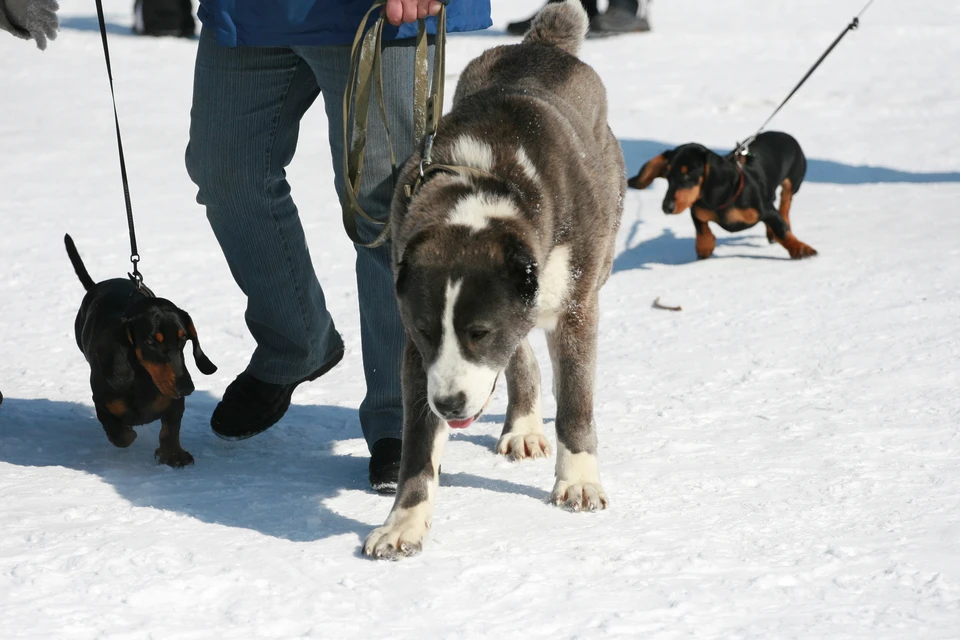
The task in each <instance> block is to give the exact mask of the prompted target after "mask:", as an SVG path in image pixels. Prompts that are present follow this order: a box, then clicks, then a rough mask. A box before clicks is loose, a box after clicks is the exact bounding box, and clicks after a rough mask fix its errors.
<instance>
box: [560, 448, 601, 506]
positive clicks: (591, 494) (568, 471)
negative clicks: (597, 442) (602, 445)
mask: <svg viewBox="0 0 960 640" xmlns="http://www.w3.org/2000/svg"><path fill="white" fill-rule="evenodd" d="M550 501H551V502H553V504H555V505H557V506H558V507H565V508H567V509H571V510H573V511H597V510H598V509H606V508H607V505H608V504H609V502H610V501H609V500H608V499H607V493H606V492H605V491H604V490H603V487H601V486H600V472H599V470H598V465H597V456H596V454H593V453H588V452H586V451H583V452H580V453H572V452H571V451H570V450H569V449H567V448H566V447H565V446H563V443H562V442H558V443H557V482H556V484H554V485H553V492H552V493H551V494H550Z"/></svg>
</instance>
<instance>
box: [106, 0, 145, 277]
mask: <svg viewBox="0 0 960 640" xmlns="http://www.w3.org/2000/svg"><path fill="white" fill-rule="evenodd" d="M97 20H98V21H99V22H100V39H101V40H102V41H103V58H104V60H105V61H106V63H107V78H109V80H110V99H111V100H112V101H113V122H114V124H115V125H116V127H117V150H118V151H119V152H120V177H121V179H122V180H123V201H124V204H126V206H127V229H128V230H129V232H130V262H131V263H132V264H133V273H128V274H127V275H129V276H130V278H131V279H132V280H135V281H136V283H137V288H138V289H139V288H140V287H141V286H143V276H142V275H141V274H140V271H139V270H138V269H137V263H138V262H140V254H139V253H138V252H137V234H136V231H134V228H133V207H132V206H131V204H130V184H129V182H128V181H127V163H126V161H125V160H124V158H123V139H122V138H121V136H120V116H119V115H117V96H116V94H115V93H114V91H113V69H112V68H111V66H110V47H108V46H107V25H106V21H105V20H104V18H103V4H102V0H97Z"/></svg>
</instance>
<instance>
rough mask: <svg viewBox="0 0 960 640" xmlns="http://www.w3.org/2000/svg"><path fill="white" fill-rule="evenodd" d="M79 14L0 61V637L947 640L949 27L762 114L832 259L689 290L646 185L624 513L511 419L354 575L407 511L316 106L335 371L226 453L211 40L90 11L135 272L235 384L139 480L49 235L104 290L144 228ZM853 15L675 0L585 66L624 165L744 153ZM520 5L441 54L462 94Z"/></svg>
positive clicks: (952, 629)
mask: <svg viewBox="0 0 960 640" xmlns="http://www.w3.org/2000/svg"><path fill="white" fill-rule="evenodd" d="M63 4H64V11H63V22H64V29H63V31H62V33H61V35H60V37H59V39H58V40H57V41H56V42H54V43H52V45H51V47H50V49H49V50H48V51H47V52H46V53H43V54H41V53H40V52H38V51H37V50H36V49H35V48H34V47H33V45H31V44H28V43H23V42H20V41H16V40H14V39H13V38H10V37H7V36H3V35H0V95H2V96H3V97H2V100H0V105H2V106H0V113H2V117H0V150H2V151H0V176H2V177H0V189H2V191H0V193H2V197H0V225H2V226H0V257H2V263H0V264H2V272H0V274H2V277H0V301H2V302H0V305H2V306H0V336H3V338H2V341H0V391H2V392H3V394H4V396H5V399H4V402H3V405H2V406H0V532H2V535H0V636H3V637H4V638H69V639H73V638H104V637H111V638H115V637H116V638H148V637H157V638H160V637H162V638H223V639H226V638H253V637H257V638H293V637H316V638H334V637H336V638H372V637H395V638H408V637H409V638H421V637H430V638H464V639H470V638H482V637H491V638H597V637H625V638H640V637H643V638H680V637H697V638H708V637H723V638H788V637H789V638H793V637H800V638H871V639H872V638H958V637H960V498H958V496H960V468H958V460H960V436H958V433H960V394H958V382H960V376H958V371H957V362H958V356H960V291H958V284H960V244H958V241H960V215H958V214H957V209H958V205H957V203H958V202H960V151H958V150H957V149H958V148H960V128H958V125H960V85H958V82H957V64H956V61H957V59H958V57H960V27H958V26H957V25H958V24H960V5H957V3H952V2H938V3H932V2H930V3H913V4H911V5H910V6H909V7H907V5H905V4H903V3H895V2H892V1H891V0H879V1H878V2H876V3H875V4H874V6H873V7H872V8H871V9H870V11H869V12H868V13H867V15H866V16H865V19H864V21H863V25H862V28H861V29H860V30H859V31H858V32H856V33H854V34H852V35H850V36H848V38H847V40H845V41H844V43H843V44H842V45H841V47H840V48H839V49H837V51H836V52H835V54H834V55H833V56H832V57H830V58H829V59H828V60H827V62H826V63H825V65H824V67H822V69H821V71H819V72H818V73H817V75H816V76H814V77H813V79H812V80H811V81H810V82H809V84H808V85H807V86H806V87H804V89H803V90H802V92H801V93H800V94H799V95H798V96H797V97H796V98H795V99H794V101H793V102H792V103H791V104H790V105H789V106H788V107H787V109H786V110H785V111H784V112H783V113H782V115H781V116H780V117H779V118H778V120H777V121H776V122H775V127H776V128H782V129H784V130H787V131H790V132H792V133H793V134H794V135H795V136H796V137H797V138H798V139H799V140H800V141H801V143H802V144H803V145H804V148H805V150H806V152H807V155H808V157H809V158H810V159H811V162H810V170H809V173H808V182H806V183H805V184H804V185H803V188H802V190H801V192H800V193H799V195H798V196H797V197H796V199H795V200H794V208H793V221H794V229H795V231H796V233H797V235H798V236H799V237H800V238H801V239H802V240H803V241H805V242H807V243H809V244H811V245H812V246H814V247H815V248H817V249H818V250H819V251H820V254H821V255H820V256H819V257H817V258H815V259H813V260H809V261H803V262H791V261H789V260H786V259H785V258H786V252H785V251H784V250H783V249H782V248H780V247H778V246H768V245H767V243H766V240H765V238H764V237H763V232H762V230H751V231H747V232H744V233H740V234H735V235H729V234H724V233H723V232H722V231H718V232H717V234H718V239H719V242H718V247H717V252H716V256H715V257H714V258H713V259H711V260H709V261H705V262H697V261H695V260H694V250H693V228H692V224H691V223H690V220H689V217H688V216H678V217H676V218H667V217H665V216H663V214H661V213H660V207H659V202H660V199H661V198H662V195H663V189H664V187H663V186H662V185H661V184H657V185H656V186H655V187H654V188H651V189H650V190H649V191H647V192H643V193H638V192H631V193H630V194H629V196H628V199H627V203H626V213H625V218H624V225H623V232H622V234H621V238H620V241H621V252H620V254H619V256H618V258H617V261H616V268H615V269H616V272H615V274H614V275H613V277H612V278H611V280H610V282H609V284H608V285H607V287H606V289H605V290H604V292H603V296H602V307H603V319H602V326H601V340H600V358H599V368H600V374H599V381H600V383H599V389H598V392H597V422H598V426H599V434H600V441H601V446H600V457H601V470H602V471H601V473H602V476H603V479H604V484H605V487H606V489H607V492H608V493H609V495H610V498H611V508H610V510H609V511H607V512H604V513H599V514H571V513H566V512H563V511H561V510H558V509H556V508H554V507H552V506H550V505H548V504H546V502H545V499H546V497H547V491H548V490H549V488H550V487H551V485H552V474H553V465H552V461H551V462H546V461H540V462H536V463H527V464H512V463H509V462H507V461H505V460H503V459H500V458H498V457H497V456H495V455H494V454H493V453H492V450H491V449H492V446H493V445H494V443H495V437H496V435H497V434H498V433H499V430H500V428H501V426H502V420H503V416H502V414H503V409H504V402H505V398H504V397H498V399H497V401H496V404H495V405H494V406H493V408H492V410H491V414H490V415H488V416H487V417H486V418H485V419H484V420H483V422H481V423H480V424H477V425H475V426H474V427H471V428H470V430H469V431H468V432H467V433H465V434H457V435H454V436H453V438H452V441H451V443H450V445H449V446H448V447H447V450H446V453H445V457H444V461H443V470H444V476H443V480H442V485H443V486H442V487H441V490H440V493H439V496H438V501H437V510H436V516H435V520H434V530H433V534H432V537H431V539H430V541H429V543H428V545H427V547H426V549H425V552H424V554H423V555H422V556H420V557H418V558H415V559H410V560H407V561H404V562H402V563H395V564H394V563H383V562H381V563H377V562H371V561H368V560H365V559H363V558H361V557H360V556H359V555H358V548H359V544H360V542H361V540H362V539H363V537H364V536H365V535H366V534H367V532H368V531H370V529H371V528H372V527H374V526H376V525H378V524H380V523H381V522H382V520H383V518H384V516H385V515H386V513H387V511H388V510H389V508H390V505H391V500H390V499H389V498H384V497H379V496H376V495H374V494H372V493H370V492H369V491H368V490H367V489H366V451H365V447H364V444H363V442H362V441H361V440H360V439H359V426H358V422H357V416H356V411H355V407H356V406H357V404H358V402H359V400H360V399H361V397H362V393H363V390H362V385H361V382H360V381H361V379H362V378H361V372H360V358H359V338H358V330H357V311H356V305H355V291H354V286H353V275H352V264H353V250H352V248H351V246H350V245H349V242H348V241H347V239H346V237H345V236H344V235H343V233H342V232H341V230H340V221H339V213H338V207H337V204H336V198H335V195H334V193H333V188H332V177H331V176H332V171H331V164H330V159H329V157H328V154H327V151H326V143H325V131H326V125H325V122H324V121H323V112H322V109H320V108H316V109H314V110H313V112H312V113H310V114H309V115H308V118H307V120H306V122H305V125H304V129H303V131H302V137H301V149H300V152H299V155H298V157H297V159H296V161H295V163H294V165H293V167H292V168H291V171H290V176H291V182H292V184H293V186H294V195H295V197H296V198H297V200H298V202H299V204H300V206H301V211H302V212H303V215H304V223H305V225H306V228H307V233H308V236H309V238H310V240H311V242H312V249H313V256H314V260H315V262H316V264H317V268H318V272H319V273H320V275H321V280H322V282H323V284H324V286H325V287H326V290H327V298H328V301H329V302H330V305H331V308H332V311H333V312H334V314H335V317H336V318H337V321H338V325H339V327H340V328H341V330H342V331H343V332H344V333H345V339H346V341H347V348H348V353H347V357H346V359H345V360H344V362H343V364H342V365H341V366H340V367H339V368H338V369H337V370H336V371H335V372H334V373H333V374H331V375H330V376H328V377H327V378H325V379H324V380H323V381H322V382H320V383H317V384H312V385H309V386H306V387H303V388H302V389H301V390H299V391H298V392H297V394H296V395H295V396H294V402H295V406H294V407H293V408H292V409H291V411H290V413H289V414H288V417H287V418H286V419H285V420H284V421H283V422H282V423H281V424H280V425H279V426H277V427H275V428H273V429H271V430H270V431H268V432H267V433H265V434H264V435H262V436H260V437H258V438H256V439H253V440H250V441H246V442H241V443H228V442H224V441H222V440H219V439H218V438H216V437H215V436H214V435H213V434H212V432H211V431H210V429H209V426H208V419H209V416H210V413H211V411H212V409H213V407H214V405H215V402H216V400H217V398H219V394H220V393H221V392H222V390H223V388H224V387H225V385H226V384H227V383H228V382H229V381H230V380H231V379H232V378H233V376H234V375H235V374H236V373H237V372H238V371H240V370H241V369H242V368H243V367H244V365H245V363H246V359H247V357H248V355H249V353H250V351H251V349H252V344H251V339H250V338H249V337H248V335H247V334H246V331H245V327H244V325H243V319H242V311H243V300H242V298H241V296H240V293H239V291H238V290H237V288H236V287H235V286H234V284H233V282H232V280H231V278H230V275H229V273H228V271H227V268H226V265H225V263H224V261H223V259H222V257H221V256H220V254H219V251H218V249H217V246H216V243H215V241H214V238H213V235H212V233H211V232H210V230H209V228H208V227H207V224H206V221H205V218H204V216H203V211H202V209H201V208H200V207H198V206H197V205H195V204H194V200H193V198H194V195H195V190H194V188H193V186H192V184H191V183H190V181H189V179H188V178H187V175H186V172H185V170H184V168H183V160H182V156H183V148H184V146H185V144H186V137H187V127H188V114H189V106H190V92H191V89H190V87H191V78H192V60H193V57H194V49H195V46H196V44H195V42H189V41H176V40H155V39H140V38H133V37H129V36H127V35H126V25H128V24H129V22H130V19H129V16H128V7H129V5H130V4H132V3H129V2H127V3H124V2H109V3H108V5H109V6H108V10H109V11H110V16H109V20H110V22H111V23H112V25H113V26H112V27H111V46H112V47H113V57H114V61H115V74H116V78H117V87H118V92H119V96H118V101H119V106H120V112H121V118H122V121H123V127H124V132H125V136H126V138H125V139H126V143H127V153H128V163H129V169H130V177H131V186H132V194H133V202H134V207H135V211H136V214H137V216H138V217H137V221H138V225H139V226H138V229H139V232H140V236H141V253H142V254H143V263H142V267H143V270H144V272H145V273H146V274H147V277H148V283H149V284H150V285H151V286H152V288H154V289H155V290H156V291H157V292H158V293H159V294H161V295H164V294H166V295H169V296H170V297H172V298H173V299H174V300H175V301H176V302H178V303H179V304H180V305H181V306H183V307H184V308H186V309H188V310H189V311H190V312H191V313H192V315H193V317H194V319H195V320H196V324H197V327H198V329H199V331H200V335H201V338H202V339H203V343H204V347H205V349H206V352H207V353H208V354H209V355H210V357H211V358H212V359H213V360H214V361H215V362H216V363H217V364H218V365H219V366H220V371H219V372H218V373H217V374H216V375H214V376H212V377H210V378H204V377H202V376H199V375H198V376H196V378H195V380H196V382H197V383H198V388H199V391H198V392H197V393H196V394H194V395H193V396H192V397H191V398H190V399H189V401H188V403H187V414H186V416H185V422H184V433H183V442H184V446H185V447H186V448H187V449H188V450H189V451H191V452H192V453H193V454H194V456H195V457H196V465H195V466H194V467H191V468H189V469H186V470H172V469H168V468H165V467H160V466H157V465H156V464H155V463H154V461H153V458H152V453H153V449H154V447H155V446H156V445H155V442H156V437H157V430H158V427H157V426H151V427H144V428H140V429H139V433H140V438H139V440H138V441H137V442H136V443H135V445H134V446H133V447H131V448H130V449H127V450H119V449H115V448H113V447H112V446H111V445H110V444H109V443H108V442H107V440H106V439H105V438H104V436H103V433H102V430H101V428H100V426H99V424H98V423H97V421H96V419H95V417H94V416H93V413H92V409H91V403H90V392H89V387H88V383H87V375H88V370H87V365H86V364H85V362H84V360H83V358H82V356H81V354H80V353H79V352H78V351H77V349H76V345H75V344H74V340H73V329H72V327H73V318H74V315H75V313H76V309H77V306H78V305H79V302H80V299H81V294H82V290H81V288H80V285H79V283H78V282H77V280H76V278H75V277H74V275H73V273H72V270H71V268H70V265H69V262H68V261H67V259H66V256H65V255H64V252H63V249H62V244H61V237H62V235H63V233H64V232H65V231H69V232H71V233H72V234H73V235H74V238H75V239H76V241H77V244H78V245H79V247H80V250H81V252H82V253H83V255H84V256H85V258H86V261H87V265H88V267H89V269H90V271H91V273H92V275H93V276H94V277H95V278H106V277H114V276H117V275H119V274H121V273H123V271H124V270H125V269H126V267H127V263H126V253H125V252H126V245H125V243H126V236H125V233H126V231H125V227H124V213H123V204H122V196H121V192H120V188H119V177H118V171H117V167H116V156H115V148H114V140H113V131H112V127H113V121H112V114H111V112H110V106H109V94H108V92H107V84H106V77H105V73H104V70H103V61H102V57H101V56H102V54H101V51H100V43H99V37H98V34H97V32H96V31H95V29H96V26H95V25H96V21H95V18H94V17H93V16H94V13H93V7H92V3H89V2H79V1H72V0H68V1H65V2H64V3H63ZM861 5H862V2H861V0H809V1H807V2H802V3H799V2H798V3H786V2H767V1H766V0H724V2H702V1H698V0H669V1H658V2H656V3H655V4H654V6H653V24H654V28H655V32H653V33H651V34H648V35H642V36H629V37H622V38H618V39H610V40H605V41H591V42H590V43H588V44H587V46H586V48H585V51H584V53H583V57H584V59H586V60H587V61H588V62H590V63H591V64H593V65H594V66H595V67H596V68H597V70H598V71H599V72H600V73H601V75H602V76H603V78H604V79H605V81H606V82H607V86H608V89H609V94H610V96H609V97H610V103H611V124H612V126H613V128H614V131H615V132H616V133H617V135H618V136H619V137H620V138H621V140H622V141H623V147H624V151H625V154H626V157H627V161H628V165H629V166H628V168H629V169H630V170H631V171H635V170H636V169H637V168H638V167H639V166H640V164H641V163H642V162H643V161H644V160H646V159H647V158H648V157H650V156H652V155H654V154H655V153H658V152H659V151H661V150H662V149H663V148H665V147H667V146H673V145H676V144H679V143H682V142H686V141H690V140H698V141H701V142H703V143H706V144H709V145H711V146H714V147H716V148H727V147H729V146H731V145H732V144H733V142H734V141H735V140H736V139H738V138H742V137H743V136H745V135H747V134H749V133H750V132H752V131H753V129H755V128H756V127H757V126H758V125H759V123H760V122H762V121H763V119H765V118H766V116H767V115H768V114H769V112H770V111H771V110H772V108H773V107H774V106H775V105H776V103H777V102H779V100H780V99H781V98H782V97H783V96H784V95H785V94H786V92H787V91H788V90H789V89H790V88H791V87H792V85H793V84H794V83H795V82H796V80H797V79H798V78H799V77H800V76H801V75H802V74H803V72H804V71H805V70H806V68H807V67H808V66H809V64H810V63H811V62H812V61H813V60H815V59H816V57H817V56H818V55H819V53H820V51H821V50H822V49H823V48H824V47H825V46H826V45H827V44H828V43H829V42H830V41H831V40H832V38H833V37H834V36H835V35H836V34H837V33H838V32H839V31H840V29H841V28H842V27H843V25H844V24H846V22H847V21H848V20H849V19H850V17H851V16H852V15H853V14H855V13H856V12H857V11H859V9H860V7H861ZM537 6H539V0H522V1H519V2H509V3H507V2H497V3H495V23H496V25H495V28H494V30H491V32H490V33H486V34H480V35H474V36H458V37H455V38H452V39H451V43H450V50H449V60H448V70H449V71H450V74H451V78H450V81H451V82H453V81H454V80H455V75H456V73H457V71H458V70H459V69H461V68H462V67H463V65H464V64H465V63H466V62H467V60H469V59H470V58H471V57H473V56H475V55H476V54H478V53H479V52H480V51H482V50H483V49H485V48H487V47H490V46H494V45H497V44H501V43H505V42H509V41H510V39H508V38H507V37H505V36H503V34H502V29H503V27H504V25H505V24H506V23H507V22H508V21H510V20H514V19H517V18H520V17H525V16H526V15H528V14H529V13H530V12H531V11H532V10H533V9H534V8H536V7H537ZM898 14H901V15H898ZM449 94H451V95H452V91H451V92H449ZM656 296H661V299H662V301H663V302H665V303H667V304H680V305H682V306H683V311H682V312H681V313H671V312H666V311H657V310H654V309H651V307H650V304H651V302H652V300H653V299H654V298H655V297H656ZM534 344H535V349H536V350H537V352H538V354H540V355H541V356H545V348H544V344H543V341H542V338H540V337H539V336H538V337H537V338H536V340H535V343H534ZM541 361H542V362H544V363H547V362H548V359H547V358H545V357H543V358H541ZM543 369H544V378H545V380H544V383H545V384H544V388H545V389H549V388H550V383H549V381H550V372H549V366H548V365H546V364H545V365H544V367H543ZM544 402H545V412H546V415H547V416H552V413H553V407H554V405H553V400H552V398H551V397H550V395H549V393H546V394H545V399H544ZM552 427H553V425H552V422H551V423H550V424H548V425H547V428H548V431H550V432H552Z"/></svg>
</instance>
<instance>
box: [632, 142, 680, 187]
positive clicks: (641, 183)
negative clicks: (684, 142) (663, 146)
mask: <svg viewBox="0 0 960 640" xmlns="http://www.w3.org/2000/svg"><path fill="white" fill-rule="evenodd" d="M672 157H673V151H664V152H663V153H661V154H660V155H658V156H656V157H654V158H651V159H650V160H647V163H646V164H645V165H643V166H642V167H640V173H638V174H637V175H636V176H634V177H633V178H630V179H629V180H627V186H629V187H632V188H634V189H646V188H647V187H649V186H650V183H651V182H653V181H654V180H655V179H657V178H665V177H666V176H667V166H668V165H669V164H670V158H672Z"/></svg>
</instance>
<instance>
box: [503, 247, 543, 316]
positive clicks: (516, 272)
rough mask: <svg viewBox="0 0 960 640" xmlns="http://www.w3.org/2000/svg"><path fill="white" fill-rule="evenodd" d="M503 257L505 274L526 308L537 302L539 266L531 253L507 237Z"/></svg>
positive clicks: (528, 249)
mask: <svg viewBox="0 0 960 640" xmlns="http://www.w3.org/2000/svg"><path fill="white" fill-rule="evenodd" d="M504 257H505V260H506V263H507V273H508V274H509V275H510V278H511V279H512V280H513V283H514V286H515V287H516V288H517V293H519V294H520V298H521V299H522V300H523V302H524V304H526V305H527V306H532V305H533V304H534V303H535V302H536V301H537V292H538V291H539V288H540V283H539V265H538V264H537V258H536V256H534V254H533V251H531V250H530V248H529V247H528V246H527V245H526V244H525V243H524V242H523V240H521V239H520V238H519V237H517V236H514V235H512V234H511V235H508V236H507V240H506V244H505V246H504Z"/></svg>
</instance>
